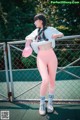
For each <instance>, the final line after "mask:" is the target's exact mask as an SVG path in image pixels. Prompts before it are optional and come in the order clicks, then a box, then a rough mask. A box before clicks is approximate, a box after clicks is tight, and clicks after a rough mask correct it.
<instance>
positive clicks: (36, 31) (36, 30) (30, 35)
mask: <svg viewBox="0 0 80 120" xmlns="http://www.w3.org/2000/svg"><path fill="white" fill-rule="evenodd" d="M37 33H38V29H35V30H34V31H33V32H32V33H31V34H29V35H28V36H26V37H25V40H28V39H30V40H34V39H35V37H36V35H37Z"/></svg>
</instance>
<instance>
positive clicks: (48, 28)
mask: <svg viewBox="0 0 80 120" xmlns="http://www.w3.org/2000/svg"><path fill="white" fill-rule="evenodd" d="M55 29H56V28H54V27H52V26H48V27H47V29H46V30H55Z"/></svg>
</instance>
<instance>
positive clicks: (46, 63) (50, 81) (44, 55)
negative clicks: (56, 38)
mask: <svg viewBox="0 0 80 120" xmlns="http://www.w3.org/2000/svg"><path fill="white" fill-rule="evenodd" d="M57 65H58V61H57V57H56V55H55V53H54V51H53V49H52V48H51V49H49V50H39V52H38V55H37V67H38V70H39V72H40V75H41V78H42V83H41V87H40V96H45V95H46V92H47V88H48V87H49V89H48V90H49V91H48V92H49V94H53V93H54V87H55V77H56V70H57Z"/></svg>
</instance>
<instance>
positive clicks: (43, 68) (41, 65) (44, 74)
mask: <svg viewBox="0 0 80 120" xmlns="http://www.w3.org/2000/svg"><path fill="white" fill-rule="evenodd" d="M40 53H41V52H40ZM41 54H42V53H41ZM41 54H39V55H38V56H37V67H38V70H39V72H40V75H41V78H42V83H41V86H40V108H39V113H40V115H45V114H46V105H45V94H46V92H47V88H48V83H49V75H48V70H47V62H46V60H47V59H45V57H44V56H43V55H41Z"/></svg>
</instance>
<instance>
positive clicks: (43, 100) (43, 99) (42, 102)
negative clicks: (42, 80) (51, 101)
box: [40, 96, 45, 104]
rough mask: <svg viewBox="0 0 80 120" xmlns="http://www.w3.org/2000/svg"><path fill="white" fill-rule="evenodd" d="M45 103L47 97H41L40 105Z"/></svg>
mask: <svg viewBox="0 0 80 120" xmlns="http://www.w3.org/2000/svg"><path fill="white" fill-rule="evenodd" d="M44 103H45V97H44V96H41V97H40V104H44Z"/></svg>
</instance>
